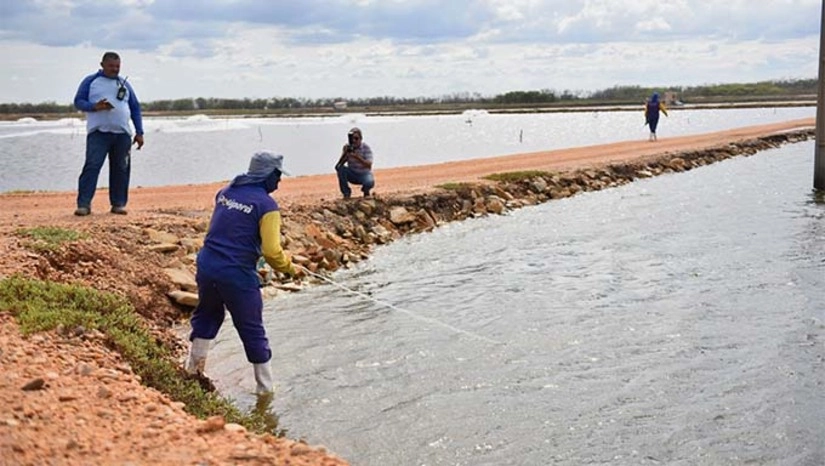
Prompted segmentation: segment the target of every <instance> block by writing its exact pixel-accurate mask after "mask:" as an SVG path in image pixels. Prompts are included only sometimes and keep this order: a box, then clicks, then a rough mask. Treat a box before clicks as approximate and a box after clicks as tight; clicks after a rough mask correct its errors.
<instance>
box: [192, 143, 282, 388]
mask: <svg viewBox="0 0 825 466" xmlns="http://www.w3.org/2000/svg"><path fill="white" fill-rule="evenodd" d="M282 174H286V172H284V169H283V156H282V155H275V154H273V153H271V152H266V151H264V152H257V153H256V154H255V155H253V156H252V159H251V160H250V162H249V170H248V171H247V172H246V173H245V174H243V175H238V176H237V177H235V179H233V180H232V182H231V183H229V185H228V186H226V187H224V188H223V189H221V190H220V191H218V194H217V195H216V197H215V209H214V211H213V212H212V220H211V222H210V224H209V230H208V231H207V233H206V239H205V240H204V244H203V248H202V249H201V250H200V252H199V253H198V258H197V267H198V269H197V274H196V281H197V284H198V298H199V301H198V306H197V307H196V308H195V311H194V313H193V314H192V318H191V320H190V322H191V325H192V333H191V334H190V336H189V339H190V341H191V347H190V351H189V357H188V359H187V361H186V371H187V372H189V373H190V374H195V373H201V374H203V371H204V367H205V365H206V357H207V353H208V351H209V344H210V342H211V341H212V340H213V339H214V338H215V336H216V335H217V334H218V330H219V329H220V328H221V325H222V324H223V320H224V314H225V311H224V308H226V309H227V310H229V313H230V315H231V316H232V323H233V324H234V325H235V329H236V330H237V331H238V335H239V336H240V338H241V341H242V342H243V347H244V351H245V352H246V359H247V360H248V361H249V362H250V363H252V366H253V370H254V374H255V382H256V389H255V391H256V393H258V394H264V393H268V392H271V391H272V371H271V367H270V363H269V360H270V359H271V358H272V351H271V350H270V348H269V340H268V338H267V336H266V330H265V329H264V325H263V315H262V312H263V300H262V299H261V292H260V289H259V286H260V278H259V275H258V270H257V263H258V258H259V257H260V256H261V255H263V257H264V259H265V260H266V262H267V263H268V264H269V265H270V266H271V267H272V268H273V269H274V270H277V271H278V272H281V273H284V274H287V275H289V276H290V277H297V276H298V272H297V271H296V269H295V266H294V265H293V264H292V262H290V259H289V258H288V257H287V255H286V253H285V252H284V250H283V248H282V247H281V213H280V210H279V207H278V203H277V202H276V201H275V199H273V198H272V197H271V196H270V193H272V192H273V191H275V190H276V189H278V183H279V182H280V181H281V175H282Z"/></svg>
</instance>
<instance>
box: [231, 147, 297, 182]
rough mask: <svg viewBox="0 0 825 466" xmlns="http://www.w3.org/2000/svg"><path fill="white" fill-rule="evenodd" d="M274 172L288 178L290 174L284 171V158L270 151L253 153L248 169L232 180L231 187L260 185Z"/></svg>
mask: <svg viewBox="0 0 825 466" xmlns="http://www.w3.org/2000/svg"><path fill="white" fill-rule="evenodd" d="M275 170H278V171H279V172H281V174H282V175H286V176H289V175H290V173H289V172H288V171H286V170H284V156H283V155H281V154H275V153H274V152H270V151H260V152H255V154H254V155H253V156H252V159H250V160H249V169H248V170H247V171H246V173H244V174H243V175H238V176H236V177H235V179H234V180H232V186H240V185H245V184H253V183H260V182H262V181H264V180H266V179H267V178H269V175H271V174H272V172H274V171H275Z"/></svg>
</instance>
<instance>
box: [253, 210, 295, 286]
mask: <svg viewBox="0 0 825 466" xmlns="http://www.w3.org/2000/svg"><path fill="white" fill-rule="evenodd" d="M260 228H261V252H262V253H263V255H264V260H266V263H267V264H269V266H270V267H272V268H273V269H274V270H277V271H278V272H281V273H286V274H289V275H295V266H294V265H292V261H290V260H289V258H288V257H287V256H286V253H285V252H284V249H283V248H282V247H281V213H280V212H278V211H277V210H273V211H272V212H269V213H267V214H264V216H263V218H261V224H260Z"/></svg>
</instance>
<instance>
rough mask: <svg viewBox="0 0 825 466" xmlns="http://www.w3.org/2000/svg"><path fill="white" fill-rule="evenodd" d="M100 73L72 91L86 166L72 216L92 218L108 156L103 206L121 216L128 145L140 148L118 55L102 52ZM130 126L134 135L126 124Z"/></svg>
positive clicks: (132, 99)
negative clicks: (81, 120) (82, 117)
mask: <svg viewBox="0 0 825 466" xmlns="http://www.w3.org/2000/svg"><path fill="white" fill-rule="evenodd" d="M100 68H101V69H100V70H99V71H98V72H97V73H95V74H92V75H89V76H86V78H85V79H83V81H82V82H81V83H80V86H79V87H78V88H77V93H76V94H75V96H74V106H75V108H77V109H78V110H81V111H83V112H86V133H87V134H86V162H85V163H84V164H83V170H82V171H81V172H80V178H79V179H78V182H77V210H75V211H74V214H75V215H81V216H83V215H89V214H90V213H92V198H93V197H94V195H95V189H97V178H98V176H99V175H100V169H101V168H102V167H103V162H105V161H106V157H107V156H108V157H109V202H110V204H111V206H112V209H111V212H112V213H113V214H121V215H123V214H126V203H127V202H128V200H129V175H130V172H131V160H130V153H131V150H132V144H137V148H138V150H140V149H141V148H142V147H143V119H142V117H141V114H140V103H139V102H138V98H137V96H136V95H135V91H134V89H132V85H131V84H129V83H128V82H127V79H128V77H127V78H123V79H121V78H120V75H119V74H120V56H119V55H118V54H117V53H115V52H106V53H104V54H103V59H102V60H101V62H100ZM130 119H131V120H132V123H133V124H134V125H135V136H134V139H132V129H131V128H130V127H129V120H130Z"/></svg>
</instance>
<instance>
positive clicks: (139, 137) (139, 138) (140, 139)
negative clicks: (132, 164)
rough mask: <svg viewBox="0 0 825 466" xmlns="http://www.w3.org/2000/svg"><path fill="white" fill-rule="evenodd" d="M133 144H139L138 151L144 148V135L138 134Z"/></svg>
mask: <svg viewBox="0 0 825 466" xmlns="http://www.w3.org/2000/svg"><path fill="white" fill-rule="evenodd" d="M132 144H137V146H138V147H137V150H140V148H141V147H143V135H142V134H136V135H135V140H134V141H132Z"/></svg>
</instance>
